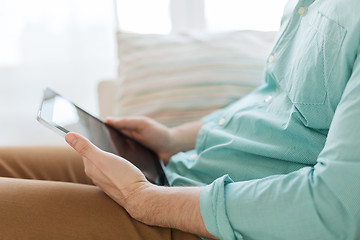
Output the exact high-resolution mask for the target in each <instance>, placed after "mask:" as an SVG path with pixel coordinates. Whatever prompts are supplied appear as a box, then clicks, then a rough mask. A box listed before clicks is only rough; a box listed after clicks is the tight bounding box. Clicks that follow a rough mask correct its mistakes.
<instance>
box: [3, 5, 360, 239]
mask: <svg viewBox="0 0 360 240" xmlns="http://www.w3.org/2000/svg"><path fill="white" fill-rule="evenodd" d="M358 9H360V2H359V1H357V0H341V1H340V0H328V1H320V0H316V1H314V0H301V1H297V0H290V1H289V3H288V4H287V6H286V9H285V12H284V18H283V20H282V25H281V30H280V33H279V36H278V38H277V42H276V44H275V46H274V48H273V50H272V52H271V54H270V57H269V58H268V63H267V65H266V74H265V81H264V84H263V85H262V86H261V87H259V88H258V89H257V90H256V91H254V92H253V93H251V94H250V95H249V96H247V97H245V98H243V99H241V100H239V101H237V102H235V103H233V104H231V105H230V106H228V107H226V108H225V109H222V110H219V111H217V112H215V113H213V114H211V115H209V116H206V117H205V118H204V119H202V121H201V122H195V123H189V124H186V125H183V126H179V127H176V128H174V129H168V128H166V127H164V126H162V125H160V124H158V123H156V122H154V121H152V120H150V119H147V118H143V117H134V118H125V119H120V120H108V123H109V124H112V125H113V126H115V127H117V128H118V129H120V130H122V131H123V132H124V133H125V134H127V135H129V136H131V137H133V138H135V139H137V140H138V141H140V142H142V143H143V144H144V145H146V146H148V147H149V148H151V149H153V150H154V151H156V152H157V153H158V155H159V156H160V157H161V158H162V159H165V160H166V163H167V167H166V172H167V175H168V177H169V180H170V183H171V184H172V185H173V186H180V187H170V188H169V187H159V186H155V185H152V184H150V183H149V182H147V181H146V179H145V178H144V176H143V175H142V173H141V172H140V171H139V170H138V169H137V168H135V167H134V166H133V165H131V164H130V163H128V162H127V161H126V160H124V159H121V158H119V157H117V156H114V155H111V154H109V153H105V152H102V151H100V150H99V149H97V148H96V147H95V146H93V145H92V144H91V143H90V142H89V141H87V140H86V139H84V138H83V137H81V136H79V135H77V134H76V133H69V134H68V135H67V136H66V141H67V142H68V143H69V144H70V145H71V146H72V147H73V148H74V149H75V150H76V151H78V152H79V153H80V154H81V155H82V156H83V158H84V165H85V171H86V174H87V175H88V176H89V177H90V178H91V180H92V182H93V183H94V184H96V185H97V186H99V187H100V188H101V189H102V190H103V191H104V192H105V193H106V194H107V195H109V196H110V197H111V198H112V199H113V200H114V201H116V202H117V203H118V204H119V205H120V206H122V207H123V208H124V209H126V211H127V212H128V213H129V215H130V216H131V217H129V216H127V215H126V213H125V212H124V211H122V208H120V207H118V208H117V207H116V206H114V205H111V203H110V202H107V201H108V200H106V198H104V197H103V196H98V194H99V193H98V192H95V191H93V187H91V190H90V189H86V190H85V189H82V190H81V191H82V194H84V192H86V191H87V192H88V194H87V195H86V194H85V195H86V198H85V197H82V198H81V197H79V198H77V197H76V194H74V192H76V191H77V190H78V187H73V186H71V187H70V186H69V185H61V187H59V188H66V191H65V192H66V193H67V194H57V193H56V192H54V191H55V190H53V189H56V187H55V184H52V185H51V186H50V183H46V184H45V183H42V184H40V183H39V184H38V185H37V187H33V189H32V192H29V190H27V189H31V186H30V185H34V184H33V183H30V182H26V183H24V180H3V181H0V189H1V190H0V191H1V195H2V197H1V198H0V211H1V213H2V215H3V216H4V218H5V219H7V220H5V219H4V220H0V221H3V222H0V236H1V234H3V232H5V233H8V232H9V230H8V231H6V230H5V229H4V228H5V227H3V226H4V224H6V221H7V222H10V223H11V226H12V227H13V226H16V224H17V222H20V223H21V224H22V225H21V224H20V225H19V224H18V225H19V226H18V229H19V231H24V232H27V233H31V234H32V235H31V236H35V235H36V233H37V232H40V233H41V234H43V235H41V234H40V233H39V234H38V235H37V236H46V234H49V232H51V233H54V232H56V230H54V229H55V227H53V226H49V225H50V224H47V225H46V224H45V223H44V226H45V225H46V226H47V227H48V228H47V229H41V228H40V227H39V226H41V225H39V224H37V223H34V222H29V223H28V224H29V225H26V224H25V223H24V220H23V219H22V218H21V217H22V216H21V215H20V216H14V213H13V212H12V213H11V214H10V213H9V212H11V211H15V210H14V209H15V208H16V206H18V208H20V209H21V211H18V212H17V213H19V214H20V213H21V212H24V213H25V214H26V216H29V215H31V214H34V215H35V217H25V219H30V220H31V219H32V220H33V221H36V219H37V218H36V216H38V219H41V221H45V220H44V219H45V218H44V217H43V215H44V214H41V213H37V212H38V211H42V209H43V211H49V213H48V214H50V215H51V214H52V215H51V216H52V218H51V219H50V220H49V221H50V222H51V223H54V224H59V226H61V228H62V230H63V231H61V230H59V231H58V233H59V234H60V235H61V234H63V236H67V238H68V239H70V238H76V236H80V237H83V236H86V235H85V233H86V231H87V233H88V235H87V236H91V237H94V238H95V237H97V236H98V237H99V236H103V239H110V237H109V236H110V235H111V236H112V237H113V238H116V237H119V238H121V237H123V238H124V239H125V236H126V237H127V238H131V239H140V238H141V237H143V238H149V239H150V238H158V239H161V238H162V239H171V238H173V239H176V238H177V237H178V238H179V239H186V238H189V239H190V238H196V236H204V237H209V238H215V237H216V238H220V239H359V238H360V204H359V203H360V182H359V180H358V179H359V173H360V148H359V147H358V141H359V139H360V124H359V122H360V44H359V43H360V17H359V14H358V13H357V12H358V11H357V10H358ZM178 152H179V153H178ZM175 153H177V154H175ZM12 154H14V153H12ZM174 154H175V155H174ZM0 159H1V157H0ZM80 167H81V166H80ZM18 172H19V171H18ZM24 172H26V169H24ZM54 174H55V175H56V173H54ZM14 175H19V173H16V174H14ZM74 175H76V174H74ZM69 178H71V177H69ZM4 181H5V183H4ZM86 181H87V180H86V178H85V177H84V179H83V180H79V182H86ZM2 183H3V184H2ZM1 184H2V185H4V184H7V186H12V189H10V190H9V187H7V188H6V187H4V186H2V185H1ZM59 184H61V183H59ZM25 185H26V186H25ZM185 186H193V187H185ZM16 187H17V188H19V189H16V190H13V189H14V188H16ZM81 188H84V187H83V186H82V187H81ZM88 188H90V186H89V187H88ZM4 189H6V190H7V192H5V193H4ZM79 189H80V187H79ZM44 190H46V191H44ZM34 191H42V192H41V193H37V194H36V195H35V196H34V194H33V192H34ZM24 192H25V193H24ZM79 194H80V193H79ZM9 195H10V197H7V196H9ZM85 195H83V196H85ZM4 196H5V197H4ZM16 196H18V198H16ZM29 196H31V197H29ZM46 196H47V197H48V198H50V199H52V200H53V202H54V201H55V202H56V200H58V199H60V200H59V201H58V202H60V203H58V205H56V204H54V205H51V204H49V202H51V201H45V200H43V199H44V197H46ZM21 197H22V198H23V199H22V200H18V199H19V198H21ZM26 197H28V198H26ZM4 199H5V200H4ZM14 199H17V200H14ZM28 199H30V200H31V201H30V203H29V200H28ZM67 199H72V204H69V206H68V207H69V208H71V212H72V216H71V217H67V216H63V215H62V214H60V213H59V212H60V211H58V210H57V208H61V207H67V205H65V204H64V205H61V203H63V202H65V203H66V201H67ZM10 201H13V202H11V203H9V202H10ZM36 201H40V202H41V203H44V204H45V205H46V206H45V207H44V206H38V205H37V203H36ZM82 202H83V204H84V206H82V205H81V203H82ZM100 205H101V206H100ZM4 206H5V207H6V208H5V207H4ZM24 206H32V209H30V210H29V209H28V208H26V207H24ZM34 206H35V207H34ZM2 207H3V208H2ZM54 208H55V209H54ZM96 208H98V209H99V211H95V212H96V213H94V209H96ZM34 209H35V210H34ZM79 209H80V210H79ZM64 211H65V212H67V213H68V212H69V210H64ZM86 211H87V212H86ZM100 211H101V212H105V213H106V214H108V218H106V217H103V218H101V220H100V219H98V220H97V221H96V222H95V223H90V222H89V221H87V220H86V219H84V214H83V213H84V212H86V214H85V216H88V217H89V218H90V219H94V216H99V212H100ZM80 212H81V214H80ZM112 212H113V213H114V214H113V213H112ZM3 213H4V214H5V215H4V214H3ZM19 218H20V219H19ZM57 218H59V219H60V220H56V219H57ZM85 218H86V217H85ZM9 219H10V221H9ZM54 219H55V220H54ZM69 219H72V221H73V222H72V223H68V222H66V223H64V220H65V221H69ZM104 219H105V220H104ZM134 219H136V220H138V221H135V220H134ZM30 220H29V221H30ZM81 221H84V222H86V223H87V224H89V226H91V227H89V228H88V229H85V230H84V229H82V228H85V226H83V225H82V224H81V223H80V224H79V223H77V222H81ZM102 221H105V222H102ZM129 222H130V223H129ZM140 222H141V223H145V224H146V225H143V224H141V223H140ZM122 224H124V226H123V228H121V225H122ZM125 224H126V225H125ZM69 225H70V227H69ZM72 225H73V228H74V229H73V230H74V231H73V232H75V234H74V233H72V231H71V226H72ZM147 225H151V226H159V227H163V228H161V229H160V228H156V227H149V226H147ZM34 226H36V228H37V229H35V230H33V229H32V230H29V229H28V228H31V227H33V228H34ZM169 229H180V230H182V231H184V232H188V233H192V234H193V235H190V234H189V235H186V234H185V233H183V232H178V231H175V230H169ZM109 231H110V233H109ZM64 232H65V233H64ZM84 232H85V233H84ZM70 233H72V234H70ZM77 233H78V234H79V235H76V234H77ZM13 234H17V233H14V232H13ZM97 234H98V235H97ZM126 234H130V235H126ZM171 234H173V235H172V236H170V235H171ZM3 235H4V236H5V234H3ZM6 236H9V235H6ZM51 238H53V237H51ZM53 239H54V238H53Z"/></svg>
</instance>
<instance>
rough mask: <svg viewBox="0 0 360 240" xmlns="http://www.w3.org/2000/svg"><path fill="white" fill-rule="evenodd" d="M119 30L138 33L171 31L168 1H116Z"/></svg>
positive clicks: (164, 32)
mask: <svg viewBox="0 0 360 240" xmlns="http://www.w3.org/2000/svg"><path fill="white" fill-rule="evenodd" d="M117 9H118V11H117V18H118V24H119V29H120V30H123V31H130V32H138V33H160V34H166V33H169V32H170V31H171V22H170V17H169V0H131V1H129V0H118V1H117Z"/></svg>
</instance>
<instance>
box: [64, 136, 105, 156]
mask: <svg viewBox="0 0 360 240" xmlns="http://www.w3.org/2000/svg"><path fill="white" fill-rule="evenodd" d="M65 141H66V142H67V143H68V144H69V145H70V146H71V147H72V148H73V149H75V151H77V152H78V153H79V154H80V155H81V156H83V157H85V158H87V159H92V158H94V156H96V155H98V154H99V153H101V152H102V151H101V150H100V149H99V148H98V147H96V146H95V145H94V144H92V143H91V142H90V141H89V140H88V139H87V138H85V137H83V136H81V135H80V134H77V133H73V132H70V133H68V134H66V136H65Z"/></svg>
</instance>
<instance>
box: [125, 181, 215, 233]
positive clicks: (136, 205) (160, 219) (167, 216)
mask: <svg viewBox="0 0 360 240" xmlns="http://www.w3.org/2000/svg"><path fill="white" fill-rule="evenodd" d="M201 190H202V188H201V187H171V188H170V187H159V186H154V185H151V186H150V187H148V188H146V189H144V190H143V191H140V192H139V193H138V194H136V196H133V197H132V198H131V199H129V200H130V202H129V205H128V207H127V208H126V209H127V210H128V212H129V213H130V215H131V216H132V217H134V218H135V219H137V220H139V221H141V222H143V223H145V224H148V225H152V226H159V227H168V228H175V229H179V230H182V231H184V232H189V233H193V234H197V235H200V236H204V237H209V238H214V236H212V235H211V234H210V233H209V232H208V231H207V230H206V227H205V224H204V221H203V219H202V217H201V213H200V194H201Z"/></svg>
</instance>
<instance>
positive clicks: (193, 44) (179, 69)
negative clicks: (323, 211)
mask: <svg viewBox="0 0 360 240" xmlns="http://www.w3.org/2000/svg"><path fill="white" fill-rule="evenodd" d="M274 36H275V33H274V32H255V31H237V32H227V33H212V34H210V33H207V34H206V33H187V34H170V35H155V34H149V35H142V34H134V33H124V32H120V33H118V36H117V37H118V58H119V67H118V75H119V79H120V82H119V84H118V86H119V88H118V92H117V96H116V103H115V111H114V112H115V115H116V116H129V115H146V116H149V117H152V118H154V119H155V120H157V121H159V122H162V123H164V124H166V125H168V126H175V125H178V124H181V123H184V122H188V121H194V120H198V119H200V118H201V117H203V116H204V115H206V114H208V113H210V112H212V111H214V110H216V109H218V108H222V107H224V106H226V105H228V104H229V103H231V102H233V101H235V100H237V99H238V98H241V97H243V96H244V95H246V94H248V93H249V92H250V91H252V90H253V89H254V88H255V87H257V86H258V85H259V84H260V82H261V81H262V79H263V75H264V74H263V69H264V65H265V61H266V58H267V55H268V53H269V50H270V47H271V45H272V42H273V39H274Z"/></svg>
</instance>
